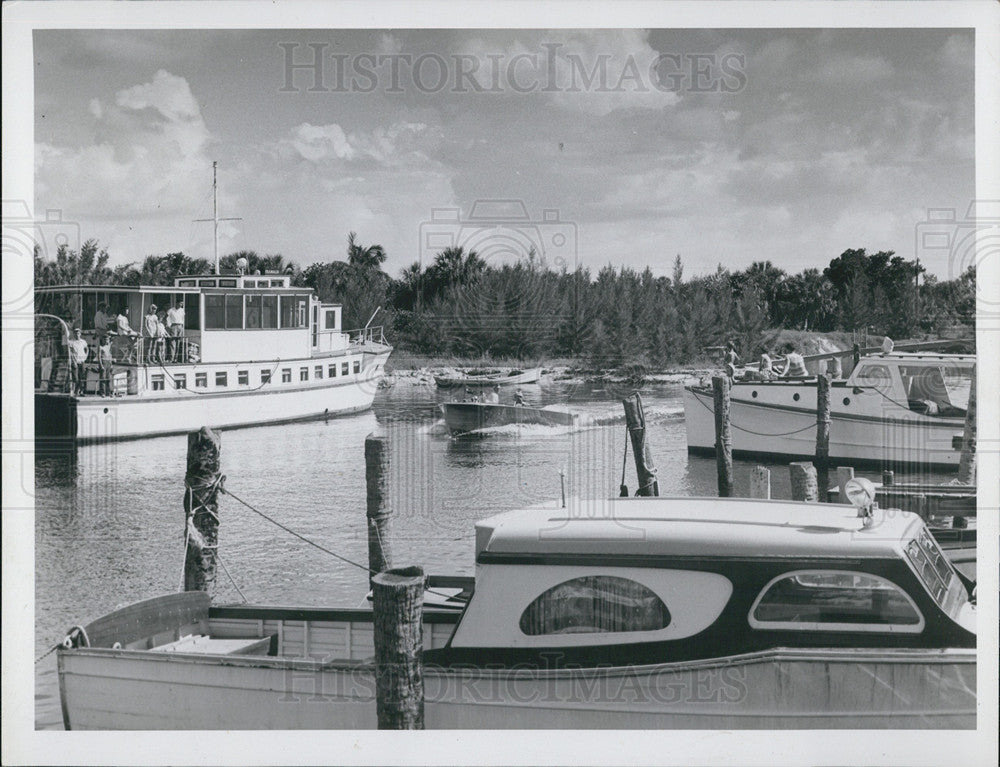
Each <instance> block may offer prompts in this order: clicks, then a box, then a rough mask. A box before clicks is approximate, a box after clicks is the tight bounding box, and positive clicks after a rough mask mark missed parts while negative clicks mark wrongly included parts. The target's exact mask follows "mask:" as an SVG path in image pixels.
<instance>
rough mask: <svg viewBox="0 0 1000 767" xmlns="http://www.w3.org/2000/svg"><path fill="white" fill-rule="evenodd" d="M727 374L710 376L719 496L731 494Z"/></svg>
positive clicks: (731, 472) (729, 495)
mask: <svg viewBox="0 0 1000 767" xmlns="http://www.w3.org/2000/svg"><path fill="white" fill-rule="evenodd" d="M729 387H730V381H729V376H712V392H713V400H714V406H715V407H714V409H715V466H716V471H717V474H718V484H719V497H720V498H732V496H733V437H732V432H731V431H730V424H729Z"/></svg>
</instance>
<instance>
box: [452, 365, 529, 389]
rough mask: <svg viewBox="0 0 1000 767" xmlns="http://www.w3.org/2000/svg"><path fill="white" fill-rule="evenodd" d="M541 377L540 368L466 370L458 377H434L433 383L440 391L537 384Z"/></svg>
mask: <svg viewBox="0 0 1000 767" xmlns="http://www.w3.org/2000/svg"><path fill="white" fill-rule="evenodd" d="M541 376H542V369H541V368H529V369H527V370H479V369H477V370H468V371H464V372H460V373H459V374H458V375H439V376H434V381H435V382H436V383H437V385H438V386H440V387H441V388H442V389H447V388H451V387H453V386H493V385H494V384H499V385H500V386H520V385H523V384H533V383H538V379H539V378H541Z"/></svg>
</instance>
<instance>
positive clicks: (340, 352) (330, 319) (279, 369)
mask: <svg viewBox="0 0 1000 767" xmlns="http://www.w3.org/2000/svg"><path fill="white" fill-rule="evenodd" d="M290 281H291V280H290V277H289V276H288V275H286V274H230V275H226V274H215V275H201V276H189V277H180V278H177V279H176V280H175V281H174V285H173V286H172V287H163V286H140V287H111V286H103V285H102V286H96V285H95V286H79V285H73V286H60V287H46V288H38V289H37V290H36V291H35V293H36V312H38V314H37V315H36V349H35V363H36V366H35V383H36V393H35V434H36V439H39V440H49V439H72V440H74V441H76V442H80V443H84V442H94V441H102V440H115V439H130V438H136V437H148V436H154V435H163V434H176V433H182V432H187V431H190V430H192V429H197V428H200V427H201V426H211V427H214V428H234V427H240V426H254V425H258V424H267V423H280V422H286V421H295V420H304V419H310V418H322V417H328V416H335V415H340V414H346V413H353V412H357V411H362V410H366V409H368V408H369V407H371V404H372V399H373V398H374V396H375V392H376V390H377V388H378V383H379V380H380V379H381V378H382V376H383V368H384V366H385V362H386V359H387V358H388V356H389V354H390V352H391V351H392V347H391V346H389V344H388V343H387V342H386V341H385V338H384V336H383V333H382V328H381V327H367V328H364V329H362V330H358V331H349V332H344V331H342V330H341V312H342V307H341V305H339V304H325V303H322V302H321V301H320V300H319V299H318V298H317V297H316V296H315V295H314V294H313V292H312V291H311V290H310V289H308V288H301V287H295V286H293V285H291V284H290ZM102 305H103V306H107V307H108V312H109V314H110V315H111V323H112V325H114V323H115V319H114V318H115V315H117V314H119V313H122V312H124V311H125V310H127V318H128V321H129V325H130V327H131V328H132V329H134V330H135V331H136V333H137V334H136V335H133V334H130V333H127V332H121V331H120V329H119V332H117V333H116V334H114V335H112V336H111V339H112V349H111V351H112V357H113V364H112V366H111V372H110V376H105V378H110V380H109V381H108V388H107V389H106V390H105V391H102V388H104V387H102V381H101V378H102V374H101V370H100V365H99V363H98V357H97V354H98V349H97V346H98V343H97V342H98V339H99V336H100V335H101V333H100V332H99V331H98V329H97V328H96V327H95V316H96V313H97V311H98V308H99V307H101V306H102ZM154 305H155V306H156V307H157V308H159V309H160V310H164V309H167V308H174V307H177V306H179V307H182V309H183V312H184V314H183V317H184V323H183V333H182V334H181V335H179V336H177V337H170V338H167V339H163V340H160V341H159V342H157V341H156V340H154V339H152V338H149V337H145V336H144V335H143V324H144V318H145V316H146V315H147V312H148V311H149V310H150V308H151V307H152V306H154ZM62 317H69V318H72V319H73V321H74V324H76V325H79V326H80V328H81V330H82V337H83V339H84V340H86V341H87V342H88V358H87V362H86V363H85V365H84V375H83V376H82V378H83V379H84V380H82V381H81V382H80V383H79V385H78V386H76V387H75V390H73V389H74V386H73V385H72V384H71V381H70V376H69V370H68V368H69V362H68V356H67V355H68V349H67V346H66V341H67V336H68V334H69V333H70V328H69V325H67V324H66V322H65V321H64V320H63V319H62Z"/></svg>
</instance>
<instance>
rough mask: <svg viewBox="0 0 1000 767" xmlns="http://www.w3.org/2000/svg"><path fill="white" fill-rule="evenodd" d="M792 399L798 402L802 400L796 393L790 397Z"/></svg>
mask: <svg viewBox="0 0 1000 767" xmlns="http://www.w3.org/2000/svg"><path fill="white" fill-rule="evenodd" d="M792 399H793V400H795V401H796V402H798V401H799V400H800V399H802V396H801V395H800V394H799V393H798V392H796V393H795V394H793V395H792Z"/></svg>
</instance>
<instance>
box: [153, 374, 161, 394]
mask: <svg viewBox="0 0 1000 767" xmlns="http://www.w3.org/2000/svg"><path fill="white" fill-rule="evenodd" d="M151 383H152V386H153V391H163V388H164V387H163V384H164V379H163V374H162V373H154V374H153V377H152V379H151Z"/></svg>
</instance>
